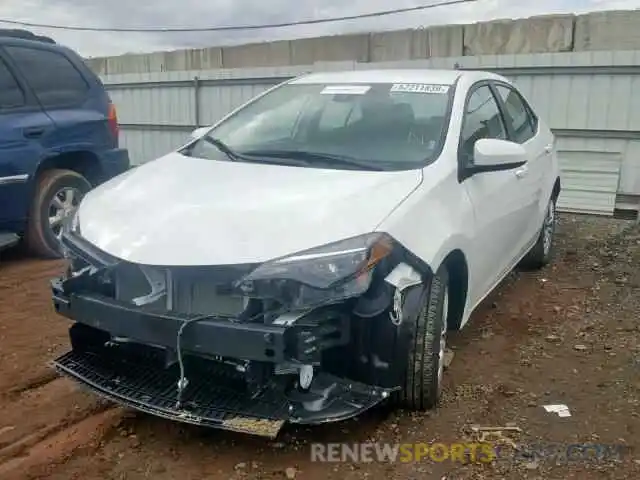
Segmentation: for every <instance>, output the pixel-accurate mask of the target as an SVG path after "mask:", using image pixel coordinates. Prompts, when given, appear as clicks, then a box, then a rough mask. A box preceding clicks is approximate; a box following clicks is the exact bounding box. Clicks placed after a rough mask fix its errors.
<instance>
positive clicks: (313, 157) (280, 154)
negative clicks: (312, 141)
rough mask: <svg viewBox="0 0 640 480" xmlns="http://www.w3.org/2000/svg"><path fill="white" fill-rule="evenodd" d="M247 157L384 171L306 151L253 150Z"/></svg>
mask: <svg viewBox="0 0 640 480" xmlns="http://www.w3.org/2000/svg"><path fill="white" fill-rule="evenodd" d="M243 154H245V155H251V156H252V157H267V158H269V157H270V158H282V159H295V160H302V161H304V163H305V164H306V165H313V164H314V163H316V162H318V163H323V164H328V165H334V166H335V165H339V166H347V167H356V168H358V169H361V170H371V171H383V170H384V169H383V168H381V167H379V166H376V165H372V164H371V163H365V162H363V161H360V160H357V159H355V158H353V157H349V156H347V155H335V154H332V153H323V152H309V151H305V150H251V151H247V152H243Z"/></svg>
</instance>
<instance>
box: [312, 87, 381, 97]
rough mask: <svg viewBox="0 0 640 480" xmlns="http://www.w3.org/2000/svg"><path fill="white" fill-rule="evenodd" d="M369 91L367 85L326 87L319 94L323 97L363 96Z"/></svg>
mask: <svg viewBox="0 0 640 480" xmlns="http://www.w3.org/2000/svg"><path fill="white" fill-rule="evenodd" d="M370 89H371V86H369V85H327V86H326V87H324V89H323V90H322V91H321V92H320V93H321V94H323V95H364V94H365V93H367V92H368V91H369V90H370Z"/></svg>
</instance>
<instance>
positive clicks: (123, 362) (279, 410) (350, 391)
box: [54, 347, 386, 438]
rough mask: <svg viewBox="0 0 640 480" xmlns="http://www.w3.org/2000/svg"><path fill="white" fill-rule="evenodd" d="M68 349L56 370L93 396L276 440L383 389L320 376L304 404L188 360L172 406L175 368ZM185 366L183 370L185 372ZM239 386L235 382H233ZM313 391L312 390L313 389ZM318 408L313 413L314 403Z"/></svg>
mask: <svg viewBox="0 0 640 480" xmlns="http://www.w3.org/2000/svg"><path fill="white" fill-rule="evenodd" d="M108 350H109V348H108V347H104V349H102V350H100V349H96V350H94V351H71V352H69V353H67V354H65V355H63V356H61V357H60V358H58V359H57V360H55V361H54V365H55V367H56V369H57V370H58V371H59V372H61V373H63V374H65V375H67V376H69V377H71V378H72V379H74V380H75V381H77V382H79V383H80V384H81V385H83V386H85V387H87V388H89V389H90V390H92V391H94V392H95V393H97V394H99V395H101V396H103V397H105V398H107V399H109V400H112V401H114V402H116V403H119V404H121V405H123V406H128V407H131V408H134V409H136V410H140V411H142V412H145V413H149V414H152V415H156V416H159V417H162V418H166V419H169V420H175V421H179V422H184V423H190V424H194V425H201V426H205V427H212V428H217V429H223V430H231V431H236V432H241V433H248V434H252V435H259V436H265V437H269V438H275V437H276V436H277V434H278V432H279V431H280V429H281V428H282V426H283V425H284V424H285V423H286V422H291V423H304V424H319V423H325V422H331V421H339V420H345V419H347V418H350V417H353V416H355V415H358V414H359V413H361V412H363V411H365V410H368V409H369V408H371V407H373V406H375V405H376V404H378V403H379V402H380V401H382V400H383V399H384V398H385V396H386V395H385V392H384V391H376V390H375V389H372V388H371V387H369V386H366V385H361V384H357V383H354V382H346V381H345V380H342V379H338V378H335V377H333V376H331V375H326V374H324V375H323V374H320V375H318V376H317V377H316V379H315V380H314V383H316V387H315V388H314V386H312V388H311V392H310V393H309V394H308V395H307V396H308V397H309V402H304V401H299V399H296V398H295V394H296V392H294V391H287V390H286V389H284V388H282V386H281V385H280V384H277V383H272V384H270V385H268V386H267V388H265V389H264V390H263V391H262V392H260V393H259V395H257V396H251V395H249V394H248V393H247V392H244V391H243V390H242V386H241V385H238V384H235V385H234V383H233V382H232V381H230V379H229V378H225V372H222V371H216V370H217V367H218V365H217V364H216V363H215V362H212V361H202V362H199V361H198V359H191V360H193V361H192V362H191V363H192V364H191V365H189V367H190V369H191V372H192V373H191V375H190V378H191V379H192V381H191V383H190V384H189V386H188V387H187V391H186V392H185V394H186V395H185V402H183V404H182V405H181V407H179V408H177V407H176V401H175V391H176V379H177V378H178V377H179V372H178V369H177V366H175V365H174V366H172V367H171V368H163V367H162V366H161V365H160V364H156V363H155V362H153V361H152V360H151V359H149V358H147V359H145V360H143V361H141V360H142V359H141V358H140V357H138V356H135V355H131V356H127V355H126V354H123V353H122V352H120V351H118V349H115V350H113V351H108ZM189 367H188V368H189ZM238 383H239V382H238ZM329 385H331V386H333V389H332V391H331V394H330V395H331V398H323V395H322V392H321V391H320V390H323V389H324V388H323V387H324V386H329ZM314 390H315V391H314ZM312 397H314V398H312ZM314 401H315V403H316V405H318V406H319V407H324V408H321V409H320V410H319V411H315V412H314V411H313V408H312V407H313V402H314Z"/></svg>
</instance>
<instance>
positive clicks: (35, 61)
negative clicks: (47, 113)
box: [5, 47, 89, 107]
mask: <svg viewBox="0 0 640 480" xmlns="http://www.w3.org/2000/svg"><path fill="white" fill-rule="evenodd" d="M5 49H6V50H7V52H8V53H9V55H11V57H12V58H13V61H14V62H15V63H16V65H17V66H18V68H19V69H20V71H21V72H22V74H23V75H24V77H25V78H26V79H27V82H28V83H29V85H30V86H31V88H32V89H33V91H34V93H35V95H36V97H37V98H38V100H39V101H40V103H41V104H42V106H43V107H60V106H66V105H73V104H77V103H80V102H82V101H84V99H85V98H86V96H87V91H88V90H89V85H88V84H87V82H86V81H85V80H84V78H83V77H82V75H81V74H80V72H78V70H77V69H76V67H74V65H73V64H72V63H71V62H70V61H69V59H68V58H67V57H65V56H64V55H62V54H60V53H57V52H52V51H48V50H40V49H35V48H25V47H5Z"/></svg>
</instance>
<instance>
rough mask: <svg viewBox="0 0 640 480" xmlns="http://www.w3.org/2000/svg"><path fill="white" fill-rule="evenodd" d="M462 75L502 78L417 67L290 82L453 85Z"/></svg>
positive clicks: (330, 74)
mask: <svg viewBox="0 0 640 480" xmlns="http://www.w3.org/2000/svg"><path fill="white" fill-rule="evenodd" d="M460 77H471V79H472V80H480V79H482V78H500V77H499V75H495V74H493V73H490V72H483V71H478V70H473V71H471V70H435V69H433V70H432V69H427V68H423V69H417V68H415V69H378V70H348V71H337V72H318V73H310V74H306V75H303V76H300V77H297V78H295V79H294V80H292V81H291V82H290V83H294V84H305V83H307V84H308V83H429V84H437V85H453V84H454V83H455V82H456V80H458V79H459V78H460Z"/></svg>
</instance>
